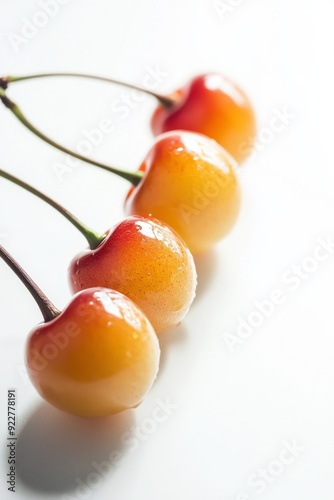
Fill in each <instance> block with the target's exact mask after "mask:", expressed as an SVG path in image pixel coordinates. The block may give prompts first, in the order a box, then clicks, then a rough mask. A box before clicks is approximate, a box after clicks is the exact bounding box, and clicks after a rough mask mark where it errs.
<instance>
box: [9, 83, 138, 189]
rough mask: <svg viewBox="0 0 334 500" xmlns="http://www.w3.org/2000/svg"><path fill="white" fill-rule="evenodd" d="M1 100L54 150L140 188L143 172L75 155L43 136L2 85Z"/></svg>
mask: <svg viewBox="0 0 334 500" xmlns="http://www.w3.org/2000/svg"><path fill="white" fill-rule="evenodd" d="M0 100H1V101H2V103H3V104H4V105H5V106H6V108H8V109H9V110H10V111H11V112H12V113H13V114H14V115H15V116H16V118H17V119H18V120H19V121H20V122H21V123H22V124H23V125H24V126H25V127H26V128H27V129H28V130H30V131H31V132H32V133H33V134H35V135H36V136H37V137H39V138H40V139H42V140H43V141H44V142H46V143H48V144H50V145H51V146H53V147H54V148H56V149H59V150H60V151H62V152H63V153H66V154H69V155H70V156H73V157H74V158H78V159H79V160H82V161H85V162H86V163H90V164H91V165H95V166H96V167H99V168H103V169H104V170H107V171H108V172H111V173H112V174H116V175H118V176H120V177H123V179H126V180H127V181H129V182H131V184H133V185H134V186H138V184H139V183H140V181H141V180H142V178H143V175H144V174H143V172H127V171H125V170H120V169H117V168H113V167H110V166H108V165H105V164H104V163H99V162H97V161H95V160H91V159H90V158H87V157H86V156H82V155H80V154H78V153H75V152H74V151H71V150H70V149H67V148H65V147H64V146H62V145H60V144H58V143H57V142H55V141H54V140H52V139H50V138H49V137H48V136H46V135H45V134H43V132H40V131H39V130H38V129H37V128H36V127H35V126H34V125H32V123H30V121H29V120H28V119H27V118H26V117H25V116H24V114H23V113H22V111H21V109H20V108H19V107H18V106H17V104H15V103H14V102H13V101H12V100H11V99H9V97H7V95H6V93H5V91H4V89H3V88H2V87H1V85H0Z"/></svg>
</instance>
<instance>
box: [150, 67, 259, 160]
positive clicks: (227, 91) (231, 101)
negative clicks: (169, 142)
mask: <svg viewBox="0 0 334 500" xmlns="http://www.w3.org/2000/svg"><path fill="white" fill-rule="evenodd" d="M172 97H174V98H175V101H176V103H175V104H174V105H172V106H169V107H165V106H162V105H161V104H160V105H159V106H158V107H157V108H156V110H155V112H154V114H153V116H152V120H151V127H152V131H153V133H154V135H158V134H161V133H163V132H167V131H169V130H191V131H193V132H199V133H201V134H204V135H207V136H208V137H211V138H212V139H215V140H216V141H217V142H218V143H219V144H221V145H222V146H223V147H224V148H225V149H226V150H227V151H228V152H229V153H230V154H231V155H232V156H233V157H234V158H235V160H236V161H237V162H238V163H242V162H243V161H244V160H245V159H246V157H247V156H248V155H249V154H250V152H251V150H252V144H253V143H254V140H255V134H256V124H255V116H254V111H253V108H252V106H251V104H250V102H249V100H248V98H247V96H246V95H245V93H244V92H243V91H242V90H241V89H240V88H239V87H238V86H237V85H235V84H234V83H233V82H232V81H231V80H229V79H227V78H225V77H224V76H222V75H219V74H215V73H212V74H206V75H200V76H197V77H196V78H194V79H193V80H191V82H190V83H189V84H188V85H186V86H185V87H183V88H182V89H179V90H178V91H176V92H175V93H174V94H173V95H172Z"/></svg>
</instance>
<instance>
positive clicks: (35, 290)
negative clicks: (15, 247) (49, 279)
mask: <svg viewBox="0 0 334 500" xmlns="http://www.w3.org/2000/svg"><path fill="white" fill-rule="evenodd" d="M0 257H1V258H2V259H3V260H4V261H5V262H6V264H8V266H9V267H10V268H11V270H12V271H14V273H15V274H16V276H17V277H18V278H19V279H20V280H21V281H22V283H23V284H24V285H25V286H26V288H27V289H28V290H29V292H30V293H31V295H32V296H33V298H34V299H35V301H36V303H37V305H38V307H39V308H40V310H41V313H42V315H43V318H44V321H45V322H46V323H47V322H48V321H52V320H53V319H55V318H56V317H57V316H58V315H59V314H60V311H59V310H58V309H57V308H56V307H55V306H54V305H53V304H52V302H51V301H50V300H49V299H48V298H47V296H46V295H45V294H44V293H43V292H42V290H41V289H40V288H39V287H38V286H37V285H36V283H35V282H34V281H33V280H32V279H31V278H30V276H28V274H27V273H26V272H25V270H24V269H22V267H21V266H20V264H18V262H16V260H15V259H13V257H12V256H11V255H10V254H9V253H8V252H7V250H6V249H5V248H4V247H3V246H2V245H0Z"/></svg>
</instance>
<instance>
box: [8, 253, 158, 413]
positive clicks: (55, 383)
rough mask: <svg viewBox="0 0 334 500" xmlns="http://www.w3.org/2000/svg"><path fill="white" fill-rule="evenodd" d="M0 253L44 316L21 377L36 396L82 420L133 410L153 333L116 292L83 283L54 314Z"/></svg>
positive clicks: (151, 367)
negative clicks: (83, 287)
mask: <svg viewBox="0 0 334 500" xmlns="http://www.w3.org/2000/svg"><path fill="white" fill-rule="evenodd" d="M0 256H1V257H2V258H4V260H5V261H6V262H7V263H8V264H9V265H10V267H11V268H12V269H13V270H14V272H15V273H16V274H17V275H18V277H19V278H20V279H21V281H23V283H24V284H25V285H26V286H27V288H28V289H29V290H30V291H31V293H32V294H33V296H34V298H35V300H36V302H37V304H38V305H39V307H40V309H41V312H42V313H43V316H44V320H45V322H44V323H42V324H39V325H38V326H36V327H35V328H34V329H33V330H32V331H31V332H30V334H29V337H28V340H27V344H26V365H27V370H28V374H29V377H30V379H31V381H32V383H33V385H34V387H35V388H36V390H37V391H38V393H39V394H40V395H41V396H42V398H44V399H45V400H46V401H48V402H49V403H51V404H52V405H53V406H55V407H56V408H58V409H60V410H63V411H65V412H67V413H71V414H73V415H78V416H82V417H100V416H107V415H112V414H114V413H118V412H121V411H123V410H127V409H130V408H135V407H137V406H138V405H139V404H140V403H141V402H142V401H143V399H144V397H145V396H146V394H147V392H148V391H149V389H150V388H151V386H152V384H153V382H154V380H155V378H156V375H157V372H158V367H159V358H160V349H159V343H158V339H157V336H156V334H155V332H154V329H153V327H152V325H151V324H150V322H149V321H148V319H147V318H146V316H145V315H144V313H143V312H142V311H141V309H139V308H138V307H137V306H136V305H135V304H134V303H133V302H132V301H131V300H130V299H129V298H128V297H125V296H124V295H123V294H121V293H119V292H116V291H114V290H109V289H106V288H91V289H88V290H84V291H82V292H80V293H78V294H76V295H75V296H74V297H73V298H72V300H71V302H70V303H69V304H68V306H67V307H66V308H65V309H64V310H63V311H62V312H60V311H58V310H57V309H56V308H55V307H54V306H53V304H51V302H50V301H49V300H48V299H47V298H46V297H45V295H44V294H43V293H42V292H41V290H40V289H39V288H38V287H37V285H36V284H35V283H34V282H32V280H31V278H29V277H28V276H27V275H26V273H25V272H24V271H23V270H22V268H20V266H19V265H18V264H17V263H16V262H15V261H14V260H13V259H12V257H11V256H10V255H9V254H8V253H7V252H6V251H5V250H4V248H3V247H0Z"/></svg>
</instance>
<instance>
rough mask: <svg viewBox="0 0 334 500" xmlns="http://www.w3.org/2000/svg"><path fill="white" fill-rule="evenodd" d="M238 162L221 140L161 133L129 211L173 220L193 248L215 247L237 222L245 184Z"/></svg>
mask: <svg viewBox="0 0 334 500" xmlns="http://www.w3.org/2000/svg"><path fill="white" fill-rule="evenodd" d="M235 170H236V163H235V161H234V160H233V158H232V157H231V156H230V155H229V154H228V153H227V152H226V150H225V149H223V148H222V147H221V146H220V145H219V144H218V143H217V142H216V141H214V140H212V139H209V138H208V137H206V136H204V135H200V134H194V133H192V132H184V131H173V132H168V133H165V134H162V135H161V136H159V137H157V138H156V141H155V143H154V145H153V147H152V148H151V149H150V151H149V153H148V154H147V156H146V158H145V159H144V161H143V163H142V164H141V166H140V168H139V171H140V172H142V173H143V178H142V181H141V182H140V183H139V184H138V185H137V186H136V187H132V188H131V189H130V191H129V192H128V195H127V198H126V202H125V210H126V212H127V214H137V215H142V216H143V217H146V216H149V215H152V216H153V217H155V218H157V219H159V220H161V221H163V222H165V223H167V224H168V225H169V226H171V227H172V228H173V229H175V230H176V232H177V233H178V234H179V235H180V236H181V237H182V238H183V240H184V241H185V242H186V244H187V245H188V247H189V249H190V251H191V252H192V253H199V252H203V251H205V250H208V249H209V248H211V247H212V246H213V245H214V244H216V243H217V242H218V241H219V240H220V239H221V238H223V237H224V236H225V235H226V234H227V233H228V232H229V231H230V229H231V228H232V227H233V225H234V224H235V222H236V219H237V216H238V213H239V208H240V189H239V184H238V181H237V178H236V173H235Z"/></svg>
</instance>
